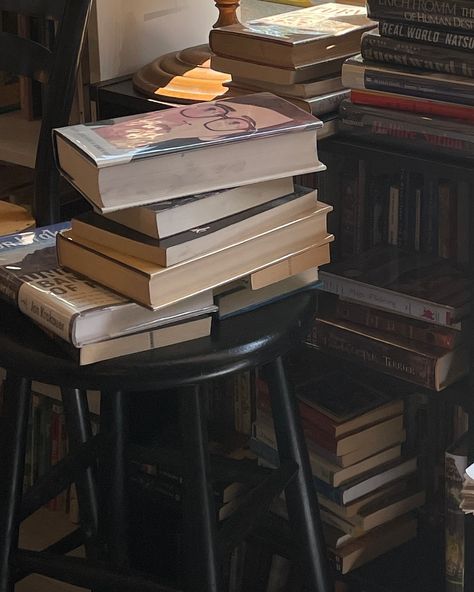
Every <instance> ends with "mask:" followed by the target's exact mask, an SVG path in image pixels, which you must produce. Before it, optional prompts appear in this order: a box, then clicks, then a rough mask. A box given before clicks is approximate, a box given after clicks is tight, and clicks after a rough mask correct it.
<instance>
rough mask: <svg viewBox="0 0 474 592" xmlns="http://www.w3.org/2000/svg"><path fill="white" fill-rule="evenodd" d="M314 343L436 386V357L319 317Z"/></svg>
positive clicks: (395, 374) (408, 379)
mask: <svg viewBox="0 0 474 592" xmlns="http://www.w3.org/2000/svg"><path fill="white" fill-rule="evenodd" d="M311 343H312V344H313V345H316V346H318V347H320V348H322V349H323V350H326V351H329V352H331V353H334V354H339V355H342V356H343V357H345V358H348V359H350V360H362V361H363V362H364V365H365V366H366V367H368V368H372V369H374V370H379V371H381V372H384V373H385V374H390V375H392V376H396V377H397V378H402V379H404V380H407V381H409V382H413V383H415V384H419V385H421V386H424V387H426V388H430V389H435V388H436V380H435V365H436V360H434V359H432V358H429V357H427V356H424V355H423V354H421V353H418V352H415V351H413V350H411V351H407V350H405V349H402V348H400V347H397V346H395V345H393V344H388V343H384V342H381V341H376V340H374V339H371V338H370V337H369V336H366V335H362V334H360V333H356V332H352V331H348V330H346V329H344V328H342V327H337V326H335V325H332V324H330V323H327V322H324V321H322V320H320V319H316V322H315V325H314V331H313V333H312V339H311Z"/></svg>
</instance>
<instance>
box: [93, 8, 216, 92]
mask: <svg viewBox="0 0 474 592" xmlns="http://www.w3.org/2000/svg"><path fill="white" fill-rule="evenodd" d="M217 15H218V11H217V8H216V7H215V5H214V2H213V0H96V6H95V10H93V14H92V19H91V23H90V27H89V48H90V49H89V51H90V75H91V82H98V81H102V80H109V79H110V78H115V77H117V76H121V75H123V74H130V73H132V72H135V71H136V70H137V69H139V68H140V67H141V66H143V65H144V64H146V63H147V62H150V61H151V60H153V58H155V57H156V56H158V55H161V54H163V53H166V52H169V51H174V50H176V49H181V48H183V47H188V46H191V45H199V44H201V43H207V40H208V37H209V31H210V29H211V27H212V25H213V24H214V22H215V21H216V20H217Z"/></svg>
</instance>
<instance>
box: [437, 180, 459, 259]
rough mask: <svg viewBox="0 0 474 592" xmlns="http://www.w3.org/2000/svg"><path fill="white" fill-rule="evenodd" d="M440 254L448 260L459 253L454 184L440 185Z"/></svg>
mask: <svg viewBox="0 0 474 592" xmlns="http://www.w3.org/2000/svg"><path fill="white" fill-rule="evenodd" d="M438 207H439V213H438V217H439V226H438V254H439V256H440V257H444V258H446V259H450V258H454V257H456V252H457V244H456V239H457V200H456V193H455V189H454V187H453V184H452V183H451V182H450V181H440V183H439V185H438Z"/></svg>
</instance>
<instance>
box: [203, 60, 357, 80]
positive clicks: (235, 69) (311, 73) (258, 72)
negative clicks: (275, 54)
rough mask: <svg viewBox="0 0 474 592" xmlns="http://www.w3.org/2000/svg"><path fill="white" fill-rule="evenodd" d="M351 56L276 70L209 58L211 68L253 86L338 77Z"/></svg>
mask: <svg viewBox="0 0 474 592" xmlns="http://www.w3.org/2000/svg"><path fill="white" fill-rule="evenodd" d="M353 55H354V54H353V53H348V54H347V55H344V56H341V57H337V58H330V59H328V60H324V59H323V60H322V61H320V62H316V63H314V64H309V65H307V66H298V67H296V68H278V67H277V66H266V65H262V64H258V63H257V62H250V61H249V62H246V61H244V60H236V59H232V58H225V57H222V56H218V55H213V56H212V57H211V67H212V68H214V69H215V70H220V71H221V72H228V73H229V74H231V75H232V77H234V76H236V77H238V78H245V79H250V80H253V81H254V84H255V81H258V82H259V83H260V81H263V82H271V83H272V84H281V85H285V84H296V83H299V82H308V81H310V80H313V79H314V78H323V77H324V76H331V75H332V76H339V75H340V74H341V69H342V64H343V63H344V62H345V61H346V59H347V58H350V57H351V56H353Z"/></svg>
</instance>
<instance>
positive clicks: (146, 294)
mask: <svg viewBox="0 0 474 592" xmlns="http://www.w3.org/2000/svg"><path fill="white" fill-rule="evenodd" d="M331 210H332V208H331V206H328V205H326V204H324V203H322V202H319V203H318V204H316V207H315V208H314V209H313V211H311V212H309V213H308V214H307V215H305V216H302V217H301V218H299V219H297V220H293V221H291V222H288V223H286V224H283V225H281V226H278V227H276V228H273V229H271V230H268V231H266V232H263V233H261V234H257V235H255V236H252V237H248V238H247V239H245V240H243V241H241V242H237V243H235V244H233V245H229V246H228V247H226V248H224V249H221V250H219V251H216V252H213V253H208V254H206V255H203V256H201V257H198V258H196V259H189V260H187V261H183V262H182V263H179V264H177V265H173V266H172V267H161V266H159V265H155V264H152V263H149V262H147V261H143V260H141V259H136V258H135V257H131V256H127V255H123V254H121V253H118V252H117V251H114V250H113V249H110V248H107V247H104V246H99V245H96V244H95V243H93V242H91V241H88V240H86V239H81V240H80V241H78V240H73V239H72V236H71V233H70V232H64V233H62V234H59V235H58V243H57V247H58V257H59V262H60V264H61V265H62V266H64V267H66V268H69V269H72V270H74V271H76V272H78V273H81V274H82V275H84V276H86V277H89V278H90V279H94V280H95V281H97V282H99V283H102V284H104V285H106V286H107V287H109V288H111V289H112V290H114V291H116V292H118V293H119V294H123V295H126V296H128V297H129V298H131V299H132V300H135V301H137V302H139V303H141V304H143V305H145V306H148V307H150V308H153V309H158V308H161V307H164V306H167V305H169V304H172V303H173V302H178V301H179V300H182V299H183V298H187V297H189V296H192V295H193V294H198V293H200V292H202V291H204V290H208V289H210V288H215V287H217V286H220V285H222V284H226V283H228V282H231V281H233V280H236V279H238V278H240V277H243V276H246V275H249V274H251V273H253V272H255V271H258V270H259V269H262V268H264V267H266V266H268V265H271V264H272V263H278V262H279V261H281V260H283V259H285V258H287V257H289V256H290V255H292V254H293V255H294V254H298V253H299V252H301V251H303V250H305V249H307V248H308V247H310V246H311V245H314V244H321V245H322V244H324V243H328V242H331V241H332V240H333V238H334V237H333V235H330V234H328V233H327V229H326V217H327V214H328V213H329V212H330V211H331Z"/></svg>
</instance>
